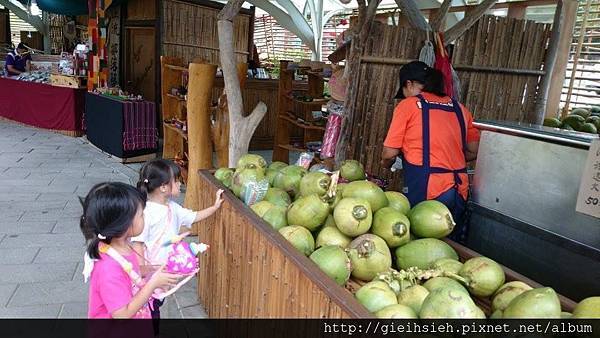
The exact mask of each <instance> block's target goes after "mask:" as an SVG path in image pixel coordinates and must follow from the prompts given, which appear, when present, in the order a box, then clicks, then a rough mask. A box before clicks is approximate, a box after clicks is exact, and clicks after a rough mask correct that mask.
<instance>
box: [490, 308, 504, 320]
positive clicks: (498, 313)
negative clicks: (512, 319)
mask: <svg viewBox="0 0 600 338" xmlns="http://www.w3.org/2000/svg"><path fill="white" fill-rule="evenodd" d="M502 315H503V313H502V310H496V311H494V313H492V315H491V316H490V319H502Z"/></svg>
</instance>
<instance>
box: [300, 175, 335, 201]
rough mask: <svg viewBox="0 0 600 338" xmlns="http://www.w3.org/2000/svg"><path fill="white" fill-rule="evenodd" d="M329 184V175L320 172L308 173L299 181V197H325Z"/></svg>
mask: <svg viewBox="0 0 600 338" xmlns="http://www.w3.org/2000/svg"><path fill="white" fill-rule="evenodd" d="M330 184H331V177H329V175H327V174H324V173H321V172H310V173H308V174H306V175H304V177H302V180H300V196H308V195H312V194H316V195H318V196H325V194H327V190H328V189H329V185H330Z"/></svg>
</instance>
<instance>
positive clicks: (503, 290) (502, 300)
mask: <svg viewBox="0 0 600 338" xmlns="http://www.w3.org/2000/svg"><path fill="white" fill-rule="evenodd" d="M531 289H532V287H531V286H529V285H527V284H525V283H523V282H521V281H512V282H508V283H506V284H504V285H502V286H501V287H500V288H499V289H498V291H496V293H495V294H494V297H493V299H492V311H496V310H502V311H504V310H505V309H506V307H508V304H510V302H511V301H512V300H513V299H515V297H517V296H518V295H520V294H522V293H523V292H525V291H527V290H531Z"/></svg>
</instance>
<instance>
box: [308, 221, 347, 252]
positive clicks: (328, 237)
mask: <svg viewBox="0 0 600 338" xmlns="http://www.w3.org/2000/svg"><path fill="white" fill-rule="evenodd" d="M350 242H352V238H350V237H348V236H346V235H344V234H343V233H341V232H340V230H339V229H338V228H336V227H335V226H333V227H331V226H329V227H328V226H325V227H323V229H321V231H319V234H318V235H317V239H316V243H315V244H316V246H317V248H320V247H323V246H327V245H336V246H339V247H340V248H346V247H348V245H350Z"/></svg>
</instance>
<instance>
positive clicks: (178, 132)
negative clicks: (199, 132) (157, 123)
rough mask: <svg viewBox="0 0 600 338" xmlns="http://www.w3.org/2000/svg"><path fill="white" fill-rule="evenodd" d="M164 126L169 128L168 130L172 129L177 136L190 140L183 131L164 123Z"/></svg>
mask: <svg viewBox="0 0 600 338" xmlns="http://www.w3.org/2000/svg"><path fill="white" fill-rule="evenodd" d="M163 125H164V126H165V127H166V128H167V129H171V130H173V131H175V132H176V133H177V134H179V135H180V136H181V137H183V139H184V140H186V141H187V139H188V135H187V133H186V132H184V131H183V130H181V129H179V128H177V127H175V126H174V125H172V124H170V123H167V122H163Z"/></svg>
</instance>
